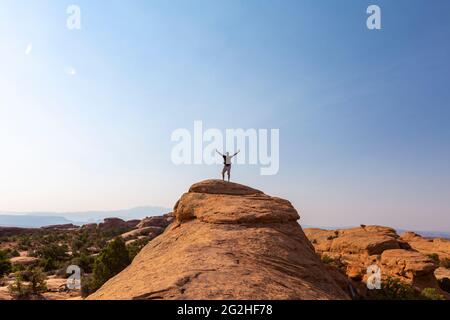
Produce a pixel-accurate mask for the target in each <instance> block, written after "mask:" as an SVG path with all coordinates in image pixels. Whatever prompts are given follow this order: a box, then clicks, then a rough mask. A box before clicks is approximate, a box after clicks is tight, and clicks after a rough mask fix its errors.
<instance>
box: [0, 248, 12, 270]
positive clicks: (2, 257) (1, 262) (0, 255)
mask: <svg viewBox="0 0 450 320" xmlns="http://www.w3.org/2000/svg"><path fill="white" fill-rule="evenodd" d="M11 270H12V265H11V262H10V261H9V259H8V257H7V255H6V253H5V252H4V251H2V250H0V277H3V275H5V274H8V273H10V272H11Z"/></svg>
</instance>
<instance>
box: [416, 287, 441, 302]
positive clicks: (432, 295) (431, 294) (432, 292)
mask: <svg viewBox="0 0 450 320" xmlns="http://www.w3.org/2000/svg"><path fill="white" fill-rule="evenodd" d="M421 295H422V299H424V300H445V298H444V296H443V295H442V294H439V293H438V292H437V291H436V289H434V288H425V289H423V290H422V292H421Z"/></svg>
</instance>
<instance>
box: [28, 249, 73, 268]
mask: <svg viewBox="0 0 450 320" xmlns="http://www.w3.org/2000/svg"><path fill="white" fill-rule="evenodd" d="M67 251H68V248H67V246H65V245H64V246H59V245H56V244H50V245H45V246H42V247H41V248H39V249H38V250H37V252H36V254H37V256H38V257H39V258H40V266H41V267H42V268H43V269H44V271H53V270H56V269H58V268H60V267H61V266H62V264H63V262H64V261H65V260H67V258H68V257H67V253H66V252H67Z"/></svg>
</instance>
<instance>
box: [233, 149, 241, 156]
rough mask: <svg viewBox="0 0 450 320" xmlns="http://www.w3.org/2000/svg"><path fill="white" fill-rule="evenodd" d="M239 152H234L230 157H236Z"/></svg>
mask: <svg viewBox="0 0 450 320" xmlns="http://www.w3.org/2000/svg"><path fill="white" fill-rule="evenodd" d="M239 152H241V150H238V152H236V153H235V154H233V155H232V156H231V157H236V156H237V155H238V154H239Z"/></svg>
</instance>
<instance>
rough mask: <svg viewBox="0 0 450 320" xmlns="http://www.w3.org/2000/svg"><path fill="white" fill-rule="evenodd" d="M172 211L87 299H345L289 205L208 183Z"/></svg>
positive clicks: (236, 187)
mask: <svg viewBox="0 0 450 320" xmlns="http://www.w3.org/2000/svg"><path fill="white" fill-rule="evenodd" d="M174 214H175V220H174V222H173V223H172V224H171V225H170V226H169V227H168V228H167V229H166V230H165V232H164V233H163V234H162V235H160V236H159V237H157V238H155V239H154V240H152V241H151V242H150V243H149V244H148V245H147V246H146V247H144V249H142V251H141V252H140V253H139V254H138V256H137V257H136V258H135V259H134V260H133V262H132V264H131V265H130V266H129V267H128V268H126V269H125V270H124V271H122V272H121V273H120V274H118V275H117V276H115V277H114V278H112V279H110V280H109V281H108V282H107V283H106V284H105V285H103V287H101V288H100V289H99V290H98V291H97V292H96V293H94V294H93V295H91V296H90V297H89V298H88V299H93V300H102V299H106V300H109V299H348V297H347V295H346V293H344V291H342V289H341V288H340V287H339V286H338V285H337V284H336V282H335V281H334V280H333V278H332V277H331V275H330V274H329V273H328V271H327V270H326V268H325V267H324V265H323V264H322V262H321V261H320V259H319V257H318V256H317V255H316V254H315V252H314V248H313V247H312V245H311V244H310V242H309V241H308V239H307V238H306V236H305V234H304V233H303V230H302V228H301V227H300V225H299V224H298V223H297V220H298V219H299V215H298V213H297V211H296V210H295V209H294V208H293V207H292V205H291V204H290V202H289V201H287V200H283V199H279V198H275V197H270V196H268V195H265V194H264V193H263V192H261V191H258V190H255V189H252V188H249V187H246V186H243V185H239V184H235V183H228V182H222V181H220V180H207V181H203V182H200V183H197V184H195V185H193V186H192V187H191V188H190V190H189V192H188V193H185V194H184V195H183V196H182V197H181V199H180V200H179V201H178V202H177V204H176V205H175V208H174Z"/></svg>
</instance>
